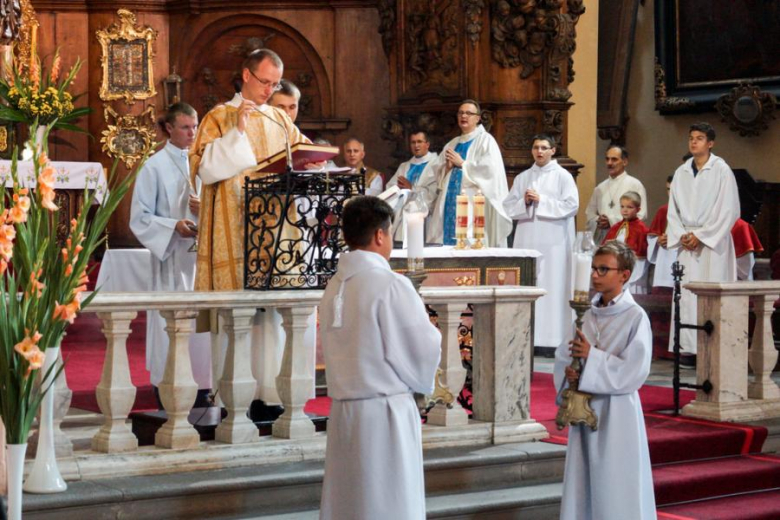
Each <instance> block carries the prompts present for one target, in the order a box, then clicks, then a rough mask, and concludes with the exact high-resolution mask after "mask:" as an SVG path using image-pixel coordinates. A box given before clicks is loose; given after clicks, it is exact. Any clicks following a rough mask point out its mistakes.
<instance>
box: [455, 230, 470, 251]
mask: <svg viewBox="0 0 780 520" xmlns="http://www.w3.org/2000/svg"><path fill="white" fill-rule="evenodd" d="M455 238H456V239H457V241H458V242H457V243H456V244H455V249H459V250H460V249H468V248H469V243H468V242H466V235H465V234H463V235H455Z"/></svg>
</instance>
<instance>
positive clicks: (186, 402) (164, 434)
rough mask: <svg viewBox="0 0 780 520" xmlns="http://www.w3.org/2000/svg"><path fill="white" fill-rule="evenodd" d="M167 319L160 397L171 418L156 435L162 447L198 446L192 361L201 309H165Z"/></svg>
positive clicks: (162, 313) (155, 439)
mask: <svg viewBox="0 0 780 520" xmlns="http://www.w3.org/2000/svg"><path fill="white" fill-rule="evenodd" d="M160 314H161V315H162V317H163V318H165V321H166V323H167V325H166V327H165V330H166V331H167V332H168V339H169V342H168V359H167V360H166V362H165V373H164V375H163V380H162V382H161V383H160V386H159V390H160V400H161V401H162V404H163V407H165V412H166V413H167V414H168V420H167V421H166V423H165V424H163V425H162V427H161V428H160V429H159V430H157V433H156V434H155V436H154V444H155V446H159V447H161V448H174V449H182V448H194V447H196V446H198V443H199V442H200V436H199V435H198V432H197V431H196V430H195V428H194V427H193V426H192V425H191V424H190V423H189V421H188V420H187V417H188V416H189V413H190V409H192V405H193V404H195V397H196V396H197V393H198V385H197V384H196V383H195V379H193V377H192V363H191V362H190V345H189V342H190V335H191V334H192V320H193V319H194V318H195V317H196V316H197V314H198V313H197V311H161V312H160Z"/></svg>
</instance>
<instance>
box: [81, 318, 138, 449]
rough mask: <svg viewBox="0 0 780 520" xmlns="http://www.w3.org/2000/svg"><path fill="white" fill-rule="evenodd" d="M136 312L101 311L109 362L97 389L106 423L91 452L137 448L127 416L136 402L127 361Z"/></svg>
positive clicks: (105, 365) (98, 399)
mask: <svg viewBox="0 0 780 520" xmlns="http://www.w3.org/2000/svg"><path fill="white" fill-rule="evenodd" d="M137 314H138V313H137V312H134V311H133V312H101V313H98V317H99V318H100V319H101V320H103V334H104V335H105V336H106V359H105V361H104V362H103V374H102V376H101V377H100V383H98V386H97V388H96V389H95V394H96V396H97V402H98V407H99V408H100V411H101V412H102V413H103V417H104V422H103V425H102V426H101V427H100V430H99V431H98V432H97V434H95V436H94V437H93V438H92V449H93V450H95V451H99V452H104V453H116V452H121V451H132V450H136V449H138V439H137V438H136V437H135V435H133V432H132V431H130V428H129V427H128V426H127V423H126V421H127V415H128V414H129V413H130V410H132V408H133V403H134V402H135V392H136V390H135V386H133V383H132V381H131V379H130V365H129V364H128V361H127V337H128V336H129V335H130V322H131V321H133V319H135V317H136V315H137Z"/></svg>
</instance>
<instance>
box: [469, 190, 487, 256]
mask: <svg viewBox="0 0 780 520" xmlns="http://www.w3.org/2000/svg"><path fill="white" fill-rule="evenodd" d="M484 238H485V196H484V195H482V192H481V191H478V192H477V194H476V195H474V245H472V246H471V248H472V249H482V248H483V247H485V246H484V245H483V244H482V240H483V239H484Z"/></svg>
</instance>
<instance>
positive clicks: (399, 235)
mask: <svg viewBox="0 0 780 520" xmlns="http://www.w3.org/2000/svg"><path fill="white" fill-rule="evenodd" d="M437 156H438V154H437V153H436V152H428V153H426V154H425V155H423V156H422V157H412V158H411V159H409V160H408V161H405V162H402V163H401V165H400V166H399V167H398V169H397V170H396V171H395V175H393V178H392V179H390V180H389V181H387V186H385V189H388V190H389V189H390V188H392V187H393V186H398V178H399V177H403V178H404V179H407V178H408V176H407V174H408V173H409V169H410V168H411V167H412V166H420V167H421V168H425V167H426V166H427V165H428V163H429V162H431V161H432V160H434V159H436V157H437ZM420 179H422V172H421V173H420V175H419V177H417V180H416V181H415V183H414V184H413V185H412V190H414V189H415V188H416V187H417V185H418V184H419V183H420ZM403 199H404V200H403V201H400V202H401V206H400V207H399V211H397V212H396V216H395V226H394V231H393V240H396V241H398V242H403V241H404V234H405V229H406V226H405V224H404V221H403V212H402V211H400V209H401V208H403V204H404V203H405V199H406V196H404V197H403Z"/></svg>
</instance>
